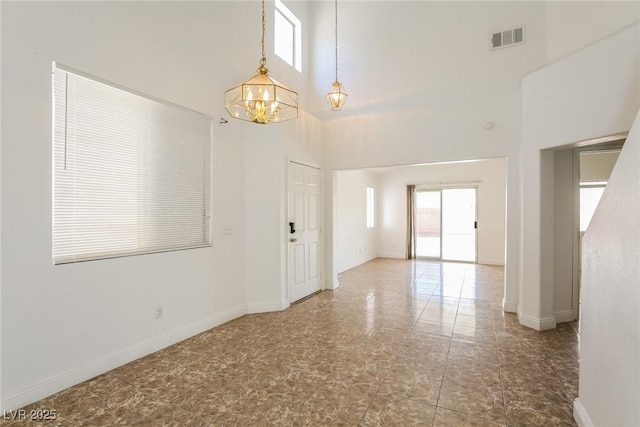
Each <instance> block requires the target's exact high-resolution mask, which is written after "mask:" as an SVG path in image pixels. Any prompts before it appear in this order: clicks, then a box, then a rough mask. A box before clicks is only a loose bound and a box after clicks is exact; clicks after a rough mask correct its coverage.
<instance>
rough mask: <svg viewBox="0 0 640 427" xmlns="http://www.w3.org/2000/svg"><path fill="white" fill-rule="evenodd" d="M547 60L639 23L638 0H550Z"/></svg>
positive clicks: (546, 7)
mask: <svg viewBox="0 0 640 427" xmlns="http://www.w3.org/2000/svg"><path fill="white" fill-rule="evenodd" d="M544 5H545V14H546V40H547V62H548V63H552V62H555V61H557V60H559V59H561V58H563V57H565V56H567V55H570V54H572V53H573V52H575V51H577V50H579V49H582V48H585V47H587V46H589V45H590V44H592V43H594V42H597V41H599V40H602V39H603V38H605V37H608V36H610V35H612V34H614V33H616V32H617V31H619V30H620V29H621V28H625V27H627V26H629V25H632V24H635V23H636V22H638V18H639V17H640V3H638V2H636V1H546V2H544Z"/></svg>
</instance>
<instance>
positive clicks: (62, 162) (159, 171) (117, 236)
mask: <svg viewBox="0 0 640 427" xmlns="http://www.w3.org/2000/svg"><path fill="white" fill-rule="evenodd" d="M211 123H212V121H211V118H210V117H207V116H205V115H203V114H200V113H196V112H194V111H191V110H188V109H186V108H183V107H178V106H176V105H173V104H169V103H167V102H164V101H159V100H156V99H152V98H150V97H147V96H143V95H140V94H137V93H134V92H132V91H129V90H126V89H123V88H119V87H116V86H114V85H112V84H110V83H106V82H104V81H101V80H98V79H96V78H93V77H88V76H86V75H83V74H80V73H78V72H76V71H73V70H71V69H67V68H66V67H61V66H55V65H54V71H53V262H54V263H55V264H62V263H68V262H76V261H88V260H96V259H103V258H112V257H120V256H127V255H140V254H148V253H153V252H164V251H171V250H180V249H190V248H196V247H203V246H209V245H210V236H209V234H210V233H209V229H210V197H211V195H210V186H211V185H210V176H211V175H210V174H211V171H210V163H211V148H210V147H211Z"/></svg>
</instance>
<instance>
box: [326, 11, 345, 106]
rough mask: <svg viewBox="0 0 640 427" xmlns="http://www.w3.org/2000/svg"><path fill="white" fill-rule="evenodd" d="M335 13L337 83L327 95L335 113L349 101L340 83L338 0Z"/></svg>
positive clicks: (334, 83)
mask: <svg viewBox="0 0 640 427" xmlns="http://www.w3.org/2000/svg"><path fill="white" fill-rule="evenodd" d="M335 11H336V81H335V82H333V84H332V85H331V89H329V93H328V94H327V99H328V100H329V104H331V109H332V110H333V111H339V110H342V106H343V105H344V103H345V101H346V100H347V96H349V95H348V94H347V92H346V91H345V90H344V86H342V83H340V82H339V81H338V0H335Z"/></svg>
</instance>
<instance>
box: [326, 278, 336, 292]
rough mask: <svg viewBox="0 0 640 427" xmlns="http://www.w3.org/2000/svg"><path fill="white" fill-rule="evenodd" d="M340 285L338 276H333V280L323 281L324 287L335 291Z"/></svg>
mask: <svg viewBox="0 0 640 427" xmlns="http://www.w3.org/2000/svg"><path fill="white" fill-rule="evenodd" d="M338 286H340V282H338V278H337V277H334V278H333V280H328V281H326V282H325V286H324V288H325V289H327V290H331V291H335V290H336V289H338Z"/></svg>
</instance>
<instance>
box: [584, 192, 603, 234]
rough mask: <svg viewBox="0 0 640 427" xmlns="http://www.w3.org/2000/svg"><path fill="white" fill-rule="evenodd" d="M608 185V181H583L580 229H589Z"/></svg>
mask: <svg viewBox="0 0 640 427" xmlns="http://www.w3.org/2000/svg"><path fill="white" fill-rule="evenodd" d="M606 186H607V183H606V182H583V183H581V184H580V231H587V227H589V223H590V222H591V218H592V217H593V214H594V213H595V212H596V208H597V207H598V203H600V198H601V197H602V193H604V189H605V187H606Z"/></svg>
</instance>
